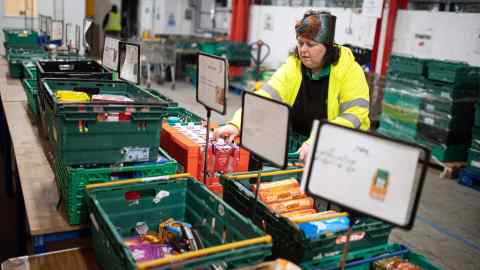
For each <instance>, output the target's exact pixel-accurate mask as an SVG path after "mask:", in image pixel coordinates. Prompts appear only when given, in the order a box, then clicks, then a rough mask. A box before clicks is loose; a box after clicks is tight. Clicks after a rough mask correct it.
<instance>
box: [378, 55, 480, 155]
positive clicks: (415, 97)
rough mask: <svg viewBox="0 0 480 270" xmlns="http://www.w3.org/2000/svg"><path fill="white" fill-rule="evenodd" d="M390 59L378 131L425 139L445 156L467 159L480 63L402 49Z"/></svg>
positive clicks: (435, 150)
mask: <svg viewBox="0 0 480 270" xmlns="http://www.w3.org/2000/svg"><path fill="white" fill-rule="evenodd" d="M389 65H390V66H389V71H388V77H387V80H386V87H385V94H384V100H383V113H382V116H381V119H380V128H379V130H378V131H379V132H380V133H382V134H384V135H386V136H389V137H393V138H397V139H402V140H406V141H410V142H416V143H419V144H422V145H424V146H426V147H428V148H429V149H430V150H431V151H432V154H433V156H434V157H435V158H436V159H438V160H440V161H459V160H465V159H466V150H467V148H468V142H469V141H470V136H471V128H472V123H473V115H474V104H475V102H476V100H477V97H478V89H479V87H480V86H479V82H480V75H479V73H480V72H479V71H480V69H479V68H477V67H471V66H468V65H467V64H465V63H455V62H448V61H437V60H421V59H416V58H413V57H406V56H398V55H392V57H391V59H390V64H389ZM479 121H480V120H479ZM466 142H467V143H466Z"/></svg>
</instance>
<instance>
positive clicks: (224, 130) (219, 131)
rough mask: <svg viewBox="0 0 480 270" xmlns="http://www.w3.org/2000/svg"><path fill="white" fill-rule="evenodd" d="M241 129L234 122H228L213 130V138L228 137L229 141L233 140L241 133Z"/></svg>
mask: <svg viewBox="0 0 480 270" xmlns="http://www.w3.org/2000/svg"><path fill="white" fill-rule="evenodd" d="M239 133H240V131H239V130H238V128H237V127H236V126H234V125H232V124H226V125H224V126H221V127H218V128H216V129H215V130H214V131H213V138H214V139H215V140H217V139H218V138H228V141H229V142H232V141H233V140H234V139H235V137H237V136H238V135H239Z"/></svg>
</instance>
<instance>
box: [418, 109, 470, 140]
mask: <svg viewBox="0 0 480 270" xmlns="http://www.w3.org/2000/svg"><path fill="white" fill-rule="evenodd" d="M460 111H461V113H458V114H453V115H452V114H449V113H442V112H439V111H436V112H433V113H432V112H426V111H423V110H422V111H420V115H419V116H418V123H422V124H425V125H428V126H434V127H435V128H438V129H441V130H444V131H446V132H455V133H457V134H458V133H470V132H471V128H472V126H473V121H474V119H473V118H474V107H473V106H464V107H461V108H460Z"/></svg>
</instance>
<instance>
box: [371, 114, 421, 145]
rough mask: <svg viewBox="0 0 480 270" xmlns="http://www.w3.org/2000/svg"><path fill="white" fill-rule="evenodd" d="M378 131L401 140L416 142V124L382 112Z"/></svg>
mask: <svg viewBox="0 0 480 270" xmlns="http://www.w3.org/2000/svg"><path fill="white" fill-rule="evenodd" d="M377 132H378V133H380V134H382V135H385V136H387V137H392V138H395V139H399V140H404V141H408V142H414V141H415V138H416V137H417V126H416V124H407V123H404V122H401V121H398V120H396V119H394V118H391V117H388V116H387V115H385V114H382V116H381V117H380V127H379V128H378V130H377Z"/></svg>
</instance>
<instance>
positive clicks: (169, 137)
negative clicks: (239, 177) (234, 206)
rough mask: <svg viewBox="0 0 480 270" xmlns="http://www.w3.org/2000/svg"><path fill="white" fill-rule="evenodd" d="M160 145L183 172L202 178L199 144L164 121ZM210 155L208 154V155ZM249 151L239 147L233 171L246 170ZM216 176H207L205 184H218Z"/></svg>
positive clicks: (198, 178)
mask: <svg viewBox="0 0 480 270" xmlns="http://www.w3.org/2000/svg"><path fill="white" fill-rule="evenodd" d="M160 147H162V148H163V149H165V151H167V153H168V154H169V155H170V156H172V157H173V158H174V159H175V160H176V161H178V162H179V163H180V164H182V166H183V167H184V169H185V172H187V173H189V174H191V175H192V176H193V177H194V178H195V179H197V180H203V171H201V170H200V169H199V167H201V166H199V162H200V161H201V160H202V158H201V156H200V153H201V151H200V145H199V144H197V143H195V142H193V141H192V140H191V139H190V138H188V137H187V136H185V135H183V134H182V133H181V132H179V131H177V130H176V129H175V128H173V127H171V126H169V125H168V124H166V123H164V124H163V127H162V131H161V133H160ZM209 156H210V155H209ZM249 160H250V153H249V152H248V151H246V150H245V149H240V162H239V163H238V165H237V166H236V168H234V172H244V171H248V163H249ZM219 182H220V179H218V177H209V178H208V179H207V181H206V183H205V184H206V185H207V186H210V185H214V184H219Z"/></svg>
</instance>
